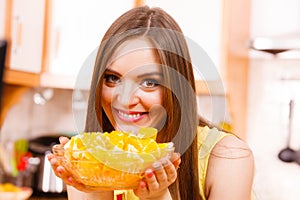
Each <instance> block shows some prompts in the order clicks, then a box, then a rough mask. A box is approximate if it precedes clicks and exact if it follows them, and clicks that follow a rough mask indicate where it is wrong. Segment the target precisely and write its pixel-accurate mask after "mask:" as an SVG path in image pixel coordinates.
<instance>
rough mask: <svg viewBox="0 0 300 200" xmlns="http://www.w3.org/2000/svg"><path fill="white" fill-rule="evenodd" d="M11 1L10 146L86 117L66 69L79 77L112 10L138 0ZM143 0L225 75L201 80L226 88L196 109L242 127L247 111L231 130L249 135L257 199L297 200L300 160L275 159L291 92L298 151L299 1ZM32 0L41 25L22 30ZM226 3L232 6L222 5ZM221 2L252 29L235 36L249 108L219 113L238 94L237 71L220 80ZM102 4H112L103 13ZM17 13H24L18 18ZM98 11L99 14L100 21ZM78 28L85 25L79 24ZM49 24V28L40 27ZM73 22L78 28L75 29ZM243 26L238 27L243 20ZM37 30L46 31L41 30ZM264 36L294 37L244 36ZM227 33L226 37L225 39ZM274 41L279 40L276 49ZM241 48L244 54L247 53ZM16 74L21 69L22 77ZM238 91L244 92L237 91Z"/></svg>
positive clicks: (6, 142) (61, 130)
mask: <svg viewBox="0 0 300 200" xmlns="http://www.w3.org/2000/svg"><path fill="white" fill-rule="evenodd" d="M31 1H32V2H31ZM10 2H11V1H7V0H0V9H1V10H0V19H1V20H0V38H6V37H8V36H9V38H11V39H12V40H13V41H12V43H11V48H10V49H9V52H12V53H9V54H10V55H9V56H8V57H7V58H8V60H9V62H8V63H9V66H7V67H8V68H9V70H7V71H8V72H7V73H6V77H4V82H5V85H4V93H3V94H4V97H3V98H2V99H3V100H5V98H8V97H11V98H12V99H15V103H14V104H13V106H9V109H8V110H7V112H6V110H5V108H6V107H5V106H4V109H2V110H1V111H2V112H3V113H4V111H5V113H6V115H5V118H4V119H3V121H2V126H1V133H0V142H1V145H2V147H3V148H4V149H6V150H7V149H9V148H11V146H10V145H11V144H12V142H14V141H16V140H18V139H21V138H26V139H32V138H35V137H38V136H44V135H56V134H73V133H76V132H77V131H78V130H81V129H82V125H81V124H80V123H77V121H78V118H76V117H75V118H74V113H75V114H76V113H77V114H78V113H82V114H83V115H84V108H85V101H84V99H85V98H83V97H82V96H81V95H84V94H78V93H77V96H75V97H74V98H73V95H74V90H73V89H74V87H73V85H74V78H72V77H74V76H75V77H76V74H77V73H78V72H79V70H80V67H81V66H82V64H83V63H84V61H85V59H86V57H88V55H90V53H91V52H92V50H94V49H95V48H96V47H97V44H98V43H99V41H100V39H101V36H102V35H103V33H104V30H105V29H106V28H107V27H108V26H109V24H110V23H111V22H112V21H113V19H115V18H116V17H117V16H119V14H120V13H122V12H123V11H125V10H127V9H129V8H130V7H132V6H133V5H134V3H135V4H138V3H140V2H142V1H129V0H125V1H122V2H118V7H116V6H115V4H116V3H115V2H114V1H107V2H106V3H105V4H103V5H105V6H103V5H102V4H101V5H99V4H100V3H99V1H95V0H90V1H89V3H87V2H86V1H76V2H74V1H70V0H64V1H56V0H53V1H51V3H49V1H47V0H46V1H42V0H41V1H39V3H37V2H36V1H33V0H26V1H21V0H14V1H13V3H10ZM144 2H145V3H147V4H149V5H158V6H161V7H163V8H165V9H166V10H167V11H169V12H170V13H171V15H173V16H174V18H175V19H177V21H178V23H179V24H181V25H182V28H183V31H184V32H185V34H186V35H187V36H188V37H190V38H192V39H193V40H194V41H196V42H197V43H198V44H199V45H200V46H201V47H203V49H204V50H205V51H206V52H207V54H208V55H209V57H210V58H211V59H212V60H213V62H214V63H215V66H216V68H217V69H218V71H219V73H220V76H221V77H222V78H221V80H215V79H214V78H210V79H209V80H207V82H208V84H210V83H215V82H218V81H221V82H223V83H224V86H225V91H218V90H214V89H212V88H210V89H211V91H210V92H211V93H210V94H209V93H206V92H205V91H204V92H202V91H200V92H198V102H199V113H200V114H201V115H203V116H205V117H206V118H208V119H210V120H212V121H214V122H215V123H217V124H218V123H221V122H224V121H225V122H227V123H229V124H230V125H232V126H233V129H234V128H235V127H236V126H239V123H238V122H239V121H238V119H237V118H243V117H245V128H244V131H243V133H240V132H239V130H243V129H237V130H238V131H237V132H238V133H239V134H240V136H241V137H242V138H244V139H245V140H246V141H247V142H248V143H249V145H250V147H251V148H252V150H253V153H254V156H255V160H256V169H255V182H254V197H255V200H287V199H288V200H296V199H300V190H299V189H298V187H299V185H300V165H299V164H297V163H296V162H292V163H286V162H282V161H281V160H279V159H278V153H279V152H280V150H282V149H283V148H285V147H287V140H288V127H289V123H290V121H289V102H290V100H291V99H293V100H294V102H295V104H294V111H293V116H294V117H293V121H292V123H291V125H292V128H291V130H292V134H291V142H290V147H291V148H292V149H295V150H298V149H300V123H298V122H299V120H300V103H299V102H300V92H299V91H300V90H299V88H300V53H299V51H300V44H299V43H300V42H299V40H300V0H288V1H286V0H246V1H244V2H243V5H244V7H243V6H242V7H241V8H240V9H236V10H235V9H233V7H234V6H233V5H241V3H239V0H237V1H235V0H228V1H226V0H225V1H222V0H211V1H204V0H201V1H195V0H187V1H184V4H183V2H182V1H180V0H176V1H172V3H170V1H167V0H162V1H158V0H149V1H144ZM228 2H230V3H228ZM28 5H34V6H33V7H32V8H31V9H37V10H41V12H40V13H35V14H36V15H38V16H40V18H38V19H35V18H34V19H32V18H30V19H32V20H34V21H37V22H36V23H37V24H39V23H42V21H43V20H45V19H46V20H47V21H48V24H47V25H46V26H44V24H39V26H37V27H35V29H34V31H33V32H32V30H30V28H29V29H26V26H25V25H27V26H30V25H31V23H28V24H26V23H27V22H26V21H25V19H26V16H28V15H29V14H28V13H29V12H30V11H27V13H26V9H24V8H26V7H28ZM70 5H72V6H70ZM95 5H99V6H95ZM228 5H229V7H230V6H232V8H231V7H230V8H228V7H226V6H228ZM245 5H246V6H245ZM247 5H248V6H247ZM22 6H23V7H22ZM24 6H25V7H24ZM47 6H48V7H49V6H50V8H51V9H50V11H51V10H52V11H55V12H53V13H52V12H51V15H49V12H50V11H49V10H48V8H47ZM9 7H10V8H13V9H12V10H13V11H12V12H11V13H10V14H11V15H12V16H13V17H12V18H11V19H10V20H11V21H12V23H11V24H10V25H7V21H5V20H2V19H5V13H6V12H5V11H7V10H9V9H7V8H9ZM236 7H238V6H236ZM40 8H47V10H48V12H42V11H45V9H40ZM66 8H68V9H67V12H65V11H66ZM79 8H80V10H81V13H84V12H87V13H89V14H90V15H92V16H93V17H91V18H88V15H86V16H85V15H82V14H81V15H78V9H79ZM179 8H180V9H179ZM224 9H227V10H229V11H232V12H233V11H235V12H238V13H240V12H244V13H247V12H249V16H248V20H249V21H247V23H248V24H247V23H246V22H245V24H246V25H247V26H248V29H247V28H246V29H245V32H248V35H247V34H246V35H245V36H244V38H247V39H244V40H243V41H242V42H241V41H239V42H241V43H240V44H239V45H242V46H244V48H245V49H247V55H246V57H247V63H248V67H247V73H246V80H245V81H246V82H247V85H246V90H245V94H246V95H245V96H246V97H245V100H246V101H245V104H241V105H244V106H243V108H244V107H245V110H246V112H245V116H240V115H238V114H239V113H237V112H235V110H234V106H233V105H232V104H230V101H229V103H228V104H226V108H225V109H224V111H222V112H219V115H218V114H216V113H218V112H216V110H217V109H219V107H218V105H219V104H221V105H223V103H224V101H225V100H227V101H228V100H231V101H232V100H233V98H234V97H232V96H230V95H229V94H228V93H229V91H230V88H231V87H230V86H231V85H230V83H229V82H232V83H233V84H235V85H238V84H240V83H239V82H238V80H236V79H234V80H229V81H228V80H226V78H227V79H228V77H229V78H230V76H228V74H226V72H227V73H228V72H229V71H226V70H224V68H225V67H224V63H226V62H224V57H226V54H229V53H228V52H230V51H224V47H223V46H224V37H225V38H226V37H228V38H230V36H228V35H227V36H226V34H228V33H225V32H224V30H225V31H226V30H227V29H226V27H225V28H224V23H225V24H226V22H225V19H224V13H223V12H224ZM244 9H245V10H244ZM108 10H109V11H111V10H114V12H107V11H108ZM45 13H46V14H45ZM104 13H105V14H104ZM6 14H9V13H6ZM22 15H23V16H24V18H22V17H16V16H22ZM233 16H234V15H233ZM31 17H32V16H31ZM98 19H100V20H99V21H100V22H97V20H98ZM246 19H247V18H246ZM38 20H41V21H40V22H38ZM87 21H89V22H90V23H86V22H87ZM98 23H101V26H100V25H97V24H98ZM20 24H21V25H20ZM245 24H244V25H241V24H230V25H231V29H233V30H234V29H237V30H239V29H240V27H244V26H246V25H245ZM20 27H21V29H22V31H23V32H22V33H23V34H27V35H25V36H24V37H25V38H26V39H27V40H26V41H25V40H24V38H23V40H22V41H19V40H18V39H20V36H19V35H20ZM78 27H84V28H81V29H80V30H78ZM7 29H9V30H10V31H8V30H7ZM45 29H46V30H47V31H48V32H47V34H46V35H45V34H44V31H45ZM75 30H76V32H77V33H76V34H71V33H74V32H75ZM88 30H92V31H88ZM30 31H31V32H30ZM78 31H80V33H78ZM239 31H240V32H241V33H244V32H243V29H240V30H239ZM8 32H10V34H8ZM39 32H41V33H43V34H40V35H39V34H38V33H39ZM229 33H230V32H229ZM224 35H225V36H224ZM42 36H43V37H42ZM261 36H262V37H265V38H270V39H272V40H271V43H269V45H271V46H272V44H273V43H272V42H275V44H279V45H283V46H284V48H287V46H286V44H291V43H292V44H293V45H292V48H291V50H290V51H284V52H283V53H279V54H276V55H275V54H271V53H268V52H266V51H261V50H258V48H256V47H257V46H254V45H253V46H251V44H254V43H250V41H256V40H255V39H256V38H258V37H261ZM252 39H253V40H252ZM16 41H17V42H16ZM286 41H287V43H285V42H286ZM290 41H291V43H289V42H290ZM225 42H226V41H225ZM227 42H231V40H230V39H228V40H227ZM248 42H249V43H248ZM276 42H278V43H276ZM24 43H28V44H27V47H28V45H29V46H30V49H29V50H28V51H26V48H25V47H26V44H24ZM44 43H45V44H46V45H45V46H44V45H43V44H44ZM297 44H298V46H297ZM22 45H23V46H22ZM231 45H232V46H231V48H235V47H236V46H237V45H238V44H231ZM234 45H236V46H234ZM267 45H268V44H267ZM34 47H35V48H34ZM280 47H281V46H279V47H278V46H276V48H280ZM22 48H25V49H22ZM266 48H268V47H266ZM79 49H80V51H79ZM287 49H288V48H287ZM82 52H83V53H82ZM238 56H241V57H242V58H244V56H245V55H244V54H243V55H238ZM41 65H43V66H42V67H41ZM44 65H45V66H46V67H45V66H44ZM61 66H63V67H61ZM230 67H231V66H229V68H230ZM232 67H233V66H232ZM240 67H241V68H242V67H243V66H240ZM18 71H22V72H26V74H25V75H26V76H27V75H28V76H29V78H30V81H29V82H28V81H23V80H21V79H18V80H20V81H18V80H17V79H16V78H10V77H8V75H11V74H12V73H14V74H13V75H15V73H16V72H18ZM45 72H46V73H45ZM237 73H238V72H237ZM34 74H39V83H38V84H36V83H35V80H36V79H35V78H36V76H35V75H34ZM12 77H17V78H18V76H12ZM23 77H24V74H23ZM13 79H15V80H13ZM200 79H201V78H199V80H200ZM200 81H201V80H200ZM19 94H20V95H19ZM78 95H79V96H78ZM233 96H234V95H233ZM240 100H241V101H243V99H242V98H241V99H240ZM227 101H226V103H227ZM8 102H9V101H8ZM73 102H76V103H75V104H74V103H73ZM4 103H7V101H4ZM8 104H9V103H8ZM216 104H217V105H216ZM233 104H234V103H233ZM6 105H7V104H6ZM72 106H74V107H72ZM220 109H221V110H222V109H223V108H220ZM75 119H76V120H77V121H76V120H75ZM75 121H76V122H75ZM79 121H80V120H79ZM1 153H2V152H1Z"/></svg>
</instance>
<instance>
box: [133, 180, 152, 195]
mask: <svg viewBox="0 0 300 200" xmlns="http://www.w3.org/2000/svg"><path fill="white" fill-rule="evenodd" d="M133 192H134V194H135V195H136V196H138V197H139V198H140V199H142V198H143V197H147V196H148V194H149V191H148V188H147V183H146V182H145V181H141V182H140V184H139V186H138V188H137V189H134V190H133Z"/></svg>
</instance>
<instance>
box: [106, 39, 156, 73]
mask: <svg viewBox="0 0 300 200" xmlns="http://www.w3.org/2000/svg"><path fill="white" fill-rule="evenodd" d="M159 64H160V62H159V57H158V54H157V52H156V50H155V48H154V46H153V45H152V43H151V42H150V41H149V40H148V39H146V38H134V39H130V40H128V41H125V42H124V43H123V44H122V45H120V47H118V48H117V50H116V51H115V52H114V54H113V56H112V59H111V61H110V63H109V65H108V69H110V70H114V71H121V72H122V71H124V72H126V71H129V70H133V69H135V70H138V71H139V70H146V71H149V70H159V69H160V65H159Z"/></svg>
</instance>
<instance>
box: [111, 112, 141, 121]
mask: <svg viewBox="0 0 300 200" xmlns="http://www.w3.org/2000/svg"><path fill="white" fill-rule="evenodd" d="M116 112H117V115H118V117H119V118H120V119H121V120H123V121H130V122H136V121H138V120H140V119H142V118H143V117H144V115H145V114H146V113H145V112H130V113H128V112H123V111H121V110H116Z"/></svg>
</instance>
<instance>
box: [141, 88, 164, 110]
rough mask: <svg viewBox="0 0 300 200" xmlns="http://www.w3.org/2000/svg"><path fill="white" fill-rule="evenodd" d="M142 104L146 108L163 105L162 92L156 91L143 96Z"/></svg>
mask: <svg viewBox="0 0 300 200" xmlns="http://www.w3.org/2000/svg"><path fill="white" fill-rule="evenodd" d="M143 99H144V103H145V104H146V105H147V107H149V108H151V107H152V106H153V105H162V104H163V91H162V90H158V91H155V92H153V93H148V94H145V95H144V98H143Z"/></svg>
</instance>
